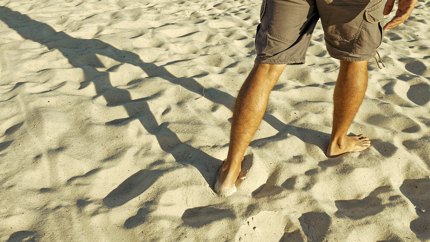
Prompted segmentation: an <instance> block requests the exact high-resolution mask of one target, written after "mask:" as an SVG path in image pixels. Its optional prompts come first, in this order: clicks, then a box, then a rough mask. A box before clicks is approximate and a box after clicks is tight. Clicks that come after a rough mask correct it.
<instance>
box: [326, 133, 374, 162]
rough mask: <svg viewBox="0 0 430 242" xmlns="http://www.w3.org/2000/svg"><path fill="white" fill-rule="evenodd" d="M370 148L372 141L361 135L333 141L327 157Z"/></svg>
mask: <svg viewBox="0 0 430 242" xmlns="http://www.w3.org/2000/svg"><path fill="white" fill-rule="evenodd" d="M369 147H370V139H369V138H367V137H365V136H362V135H361V134H360V135H353V136H344V137H342V138H339V139H333V140H331V141H330V144H329V146H328V149H327V156H328V157H333V156H338V155H342V154H345V153H349V152H356V151H363V150H365V149H367V148H369Z"/></svg>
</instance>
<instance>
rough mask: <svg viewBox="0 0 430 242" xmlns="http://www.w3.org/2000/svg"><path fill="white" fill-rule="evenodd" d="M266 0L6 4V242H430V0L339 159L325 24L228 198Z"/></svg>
mask: <svg viewBox="0 0 430 242" xmlns="http://www.w3.org/2000/svg"><path fill="white" fill-rule="evenodd" d="M260 4H261V1H259V0H240V1H237V0H236V1H235V0H224V1H197V0H192V1H167V0H157V1H156V0H150V1H149V0H142V1H132V0H97V1H95V0H88V1H82V0H66V1H54V0H46V1H34V0H20V1H5V0H0V36H1V37H0V103H1V105H0V186H1V189H0V221H1V222H0V241H425V240H430V178H429V175H430V131H429V127H430V116H429V111H430V103H429V101H430V69H429V66H430V46H429V45H430V41H429V39H430V21H429V19H430V12H429V11H428V9H429V7H430V2H429V1H427V0H425V1H419V3H418V6H417V9H416V10H415V12H414V16H413V17H412V18H411V19H410V21H409V22H408V23H407V24H406V25H403V26H401V27H399V28H397V29H396V30H395V31H390V32H387V33H386V35H385V37H384V40H383V44H382V45H381V48H380V50H379V52H380V53H381V55H382V58H383V61H384V63H385V65H386V68H385V69H383V70H379V69H378V68H377V67H376V65H375V62H371V63H370V65H369V66H370V74H369V89H368V91H367V95H366V98H365V100H364V103H363V106H362V108H361V110H360V112H359V114H358V115H357V117H356V119H355V122H354V123H353V126H352V129H351V132H353V133H363V134H366V135H368V136H370V137H371V138H372V140H373V146H372V147H371V148H370V149H368V150H366V151H364V152H362V153H353V154H348V155H345V156H342V157H339V158H333V159H328V158H327V157H326V156H325V155H324V151H325V149H326V146H327V142H328V138H329V133H330V130H331V113H332V99H331V96H332V93H333V87H334V84H335V82H334V81H335V79H336V76H337V70H338V68H339V66H338V62H337V61H336V60H334V59H332V58H330V57H329V56H328V54H327V52H326V50H325V45H324V41H323V33H322V29H321V26H320V25H318V26H317V29H316V30H315V33H314V35H313V39H312V43H311V46H310V48H309V51H308V57H307V63H306V65H301V66H291V67H288V68H287V70H286V71H285V72H284V74H283V75H282V77H281V79H280V81H279V83H278V84H277V85H276V87H275V88H274V91H273V92H272V94H271V100H270V104H269V107H268V110H267V114H266V115H265V118H264V122H263V124H262V125H261V127H260V129H259V131H258V133H257V136H256V138H255V141H253V143H252V145H251V148H250V149H249V151H248V155H249V156H248V157H249V159H250V161H252V167H251V170H250V172H249V179H247V180H246V181H245V182H244V183H243V184H242V186H241V187H240V189H239V191H238V193H237V194H235V195H234V196H232V197H230V198H221V197H218V196H217V195H216V194H215V193H214V192H213V190H212V187H213V183H214V181H215V175H216V171H217V169H218V167H219V165H220V163H221V161H222V160H223V159H224V158H225V157H226V154H227V149H228V142H229V130H230V123H229V121H230V118H231V115H232V113H231V109H232V106H233V103H234V97H235V96H236V95H237V92H238V89H239V88H240V86H241V84H242V82H243V80H244V79H245V77H246V75H247V74H248V72H249V70H250V68H251V67H252V64H253V60H254V57H255V51H254V39H253V37H254V33H255V27H256V25H257V23H258V22H259V8H260Z"/></svg>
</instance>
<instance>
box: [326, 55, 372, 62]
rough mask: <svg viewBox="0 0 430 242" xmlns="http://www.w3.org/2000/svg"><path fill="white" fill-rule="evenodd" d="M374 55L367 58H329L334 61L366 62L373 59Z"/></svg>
mask: <svg viewBox="0 0 430 242" xmlns="http://www.w3.org/2000/svg"><path fill="white" fill-rule="evenodd" d="M373 56H374V55H369V56H363V57H349V56H331V57H333V58H335V59H338V60H341V61H351V62H353V61H368V60H370V59H372V58H373Z"/></svg>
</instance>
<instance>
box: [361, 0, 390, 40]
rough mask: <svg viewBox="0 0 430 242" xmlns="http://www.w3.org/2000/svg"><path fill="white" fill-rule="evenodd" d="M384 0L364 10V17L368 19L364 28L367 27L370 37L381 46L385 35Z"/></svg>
mask: <svg viewBox="0 0 430 242" xmlns="http://www.w3.org/2000/svg"><path fill="white" fill-rule="evenodd" d="M384 2H385V1H384V0H379V1H378V2H377V3H375V4H373V5H372V6H371V7H369V8H367V9H366V11H365V12H364V19H365V20H366V23H365V26H364V28H366V30H367V32H368V33H369V36H367V37H368V38H369V39H373V43H375V45H377V47H379V45H381V42H382V37H383V33H384V30H383V26H382V20H383V19H384V13H383V11H384Z"/></svg>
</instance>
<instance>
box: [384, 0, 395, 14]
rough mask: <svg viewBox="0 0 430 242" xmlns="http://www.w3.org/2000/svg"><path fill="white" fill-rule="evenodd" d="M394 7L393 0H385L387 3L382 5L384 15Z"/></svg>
mask: <svg viewBox="0 0 430 242" xmlns="http://www.w3.org/2000/svg"><path fill="white" fill-rule="evenodd" d="M393 7H394V0H387V3H386V4H385V7H384V15H388V14H389V13H390V12H391V11H392V10H393Z"/></svg>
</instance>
